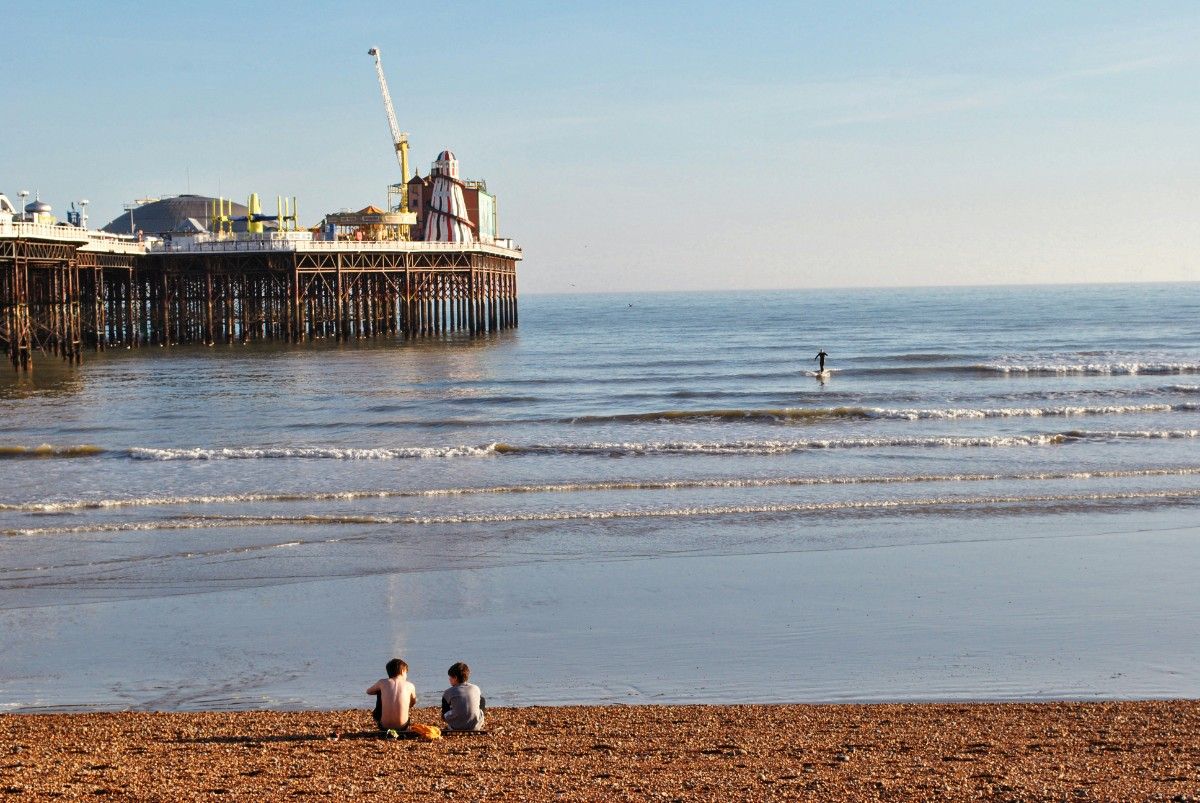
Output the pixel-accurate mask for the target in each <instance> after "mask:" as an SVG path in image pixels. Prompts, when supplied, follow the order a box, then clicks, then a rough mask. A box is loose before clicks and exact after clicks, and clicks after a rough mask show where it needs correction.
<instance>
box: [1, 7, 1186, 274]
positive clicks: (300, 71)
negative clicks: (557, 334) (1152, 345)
mask: <svg viewBox="0 0 1200 803" xmlns="http://www.w3.org/2000/svg"><path fill="white" fill-rule="evenodd" d="M1198 42H1200V3H1196V2H1194V0H1188V1H1187V2H1153V0H1148V1H1147V2H1124V3H1117V2H1104V1H1103V0H1096V2H1053V1H1052V0H1043V2H971V3H963V2H961V0H955V2H925V3H921V2H914V3H894V2H878V3H871V2H859V3H849V2H828V3H821V2H788V3H772V2H755V1H754V0H746V2H743V3H741V4H731V3H728V2H724V3H716V2H711V3H710V2H693V3H669V2H656V1H655V0H643V2H628V3H627V2H605V3H595V2H569V1H564V2H509V3H506V2H486V3H485V2H479V3H453V2H445V3H437V4H411V3H410V4H396V3H372V4H361V3H353V2H347V3H340V4H332V3H318V2H305V1H304V0H291V2H288V3H245V2H240V3H226V2H220V1H214V0H210V2H204V3H187V4H184V3H163V2H155V3H141V2H120V0H110V1H109V2H105V3H93V2H77V3H76V2H63V3H53V4H31V3H25V2H14V1H13V0H0V53H2V54H3V58H4V61H5V64H6V77H5V79H4V80H3V81H0V192H3V193H5V194H7V195H8V196H9V197H10V198H12V199H13V200H14V201H15V200H17V199H16V195H17V192H18V191H19V190H21V189H28V190H30V191H31V192H32V191H37V192H40V194H41V197H42V198H43V199H44V200H46V201H48V202H50V203H51V204H52V205H54V207H55V210H56V212H59V213H61V212H62V211H63V210H65V209H66V208H67V207H68V205H69V203H70V202H71V201H73V200H78V199H82V198H88V199H89V200H90V201H91V206H90V213H91V224H92V225H93V226H101V225H104V223H106V222H107V221H108V220H110V219H112V218H114V217H116V216H117V215H118V214H120V213H121V211H122V205H123V204H125V203H128V202H130V201H133V200H134V199H137V198H144V197H148V196H162V195H174V194H181V193H186V192H192V193H197V194H204V195H223V196H225V197H233V198H235V199H238V200H239V201H242V202H244V201H245V198H246V197H247V196H248V195H249V193H251V192H258V193H259V194H260V195H262V196H263V197H265V198H269V199H271V200H269V201H268V203H267V204H266V205H267V206H270V207H271V208H272V209H273V204H274V200H273V197H274V196H276V195H288V196H296V197H297V199H298V206H299V213H300V218H301V222H302V223H305V224H306V225H312V224H314V223H316V222H317V221H318V220H319V219H320V218H321V217H322V215H323V214H324V213H325V212H329V211H336V210H339V209H347V208H354V209H357V208H361V207H362V206H365V205H366V204H368V203H374V204H376V205H383V203H384V202H385V201H386V185H387V184H388V183H391V182H394V181H397V180H399V168H398V166H397V165H396V161H395V157H394V154H393V151H392V148H391V144H390V135H389V134H388V129H387V122H386V117H385V115H384V111H383V104H382V100H381V99H380V95H379V89H378V85H377V83H376V80H375V74H374V69H373V62H372V59H371V58H370V57H369V56H368V55H367V49H368V48H369V47H372V46H378V47H379V48H380V50H381V52H382V57H383V64H384V69H385V70H386V72H387V76H388V81H389V83H390V86H391V92H392V96H393V99H394V100H395V104H396V112H397V115H398V117H399V119H400V125H401V127H402V128H404V129H405V130H407V131H408V132H410V141H411V148H412V150H411V153H412V164H413V166H414V167H416V168H417V169H419V170H420V172H421V173H422V174H426V173H428V171H429V166H430V163H431V162H432V160H433V158H434V156H435V155H436V154H437V153H438V152H439V151H440V150H442V149H444V148H450V149H451V150H453V151H455V153H456V154H457V156H458V158H459V162H460V167H461V170H462V173H463V175H464V177H466V178H477V179H486V181H487V183H488V188H489V190H491V191H492V192H493V193H495V194H496V195H497V196H498V200H499V222H500V228H501V234H502V235H504V236H510V237H512V238H514V239H515V240H516V241H517V242H518V243H519V244H520V245H521V246H522V247H523V248H524V253H525V260H524V261H523V263H522V265H521V268H520V272H519V276H520V286H521V289H522V292H596V291H638V292H645V291H656V290H722V289H773V288H808V287H816V288H820V287H858V286H876V287H878V286H924V285H959V284H1018V283H1064V282H1127V281H1195V280H1200V46H1197V43H1198Z"/></svg>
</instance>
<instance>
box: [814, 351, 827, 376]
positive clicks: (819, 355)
mask: <svg viewBox="0 0 1200 803" xmlns="http://www.w3.org/2000/svg"><path fill="white" fill-rule="evenodd" d="M828 356H829V355H828V354H826V353H825V352H824V351H818V352H817V356H815V357H813V359H814V360H820V361H821V367H820V368H819V369H818V370H817V373H818V374H823V373H825V358H826V357H828Z"/></svg>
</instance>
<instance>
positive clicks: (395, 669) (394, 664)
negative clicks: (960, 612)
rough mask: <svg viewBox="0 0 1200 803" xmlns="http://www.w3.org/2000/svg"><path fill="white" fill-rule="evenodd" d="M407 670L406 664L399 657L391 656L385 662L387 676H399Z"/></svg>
mask: <svg viewBox="0 0 1200 803" xmlns="http://www.w3.org/2000/svg"><path fill="white" fill-rule="evenodd" d="M407 672H408V664H406V663H404V661H402V660H400V659H399V658H393V659H392V660H390V661H388V662H387V673H388V677H389V678H394V677H399V676H400V675H403V674H405V673H407Z"/></svg>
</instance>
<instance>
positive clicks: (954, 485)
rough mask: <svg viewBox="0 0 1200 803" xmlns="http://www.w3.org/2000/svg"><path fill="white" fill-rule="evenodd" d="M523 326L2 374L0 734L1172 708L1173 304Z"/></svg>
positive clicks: (1136, 291)
mask: <svg viewBox="0 0 1200 803" xmlns="http://www.w3.org/2000/svg"><path fill="white" fill-rule="evenodd" d="M521 305H522V306H521V327H520V329H519V330H517V331H514V332H506V333H501V334H498V335H495V336H492V337H488V338H482V339H477V340H471V339H469V338H459V337H454V336H451V337H447V338H446V339H445V340H440V341H427V342H420V343H404V342H396V341H390V340H374V341H360V342H354V343H349V344H338V343H334V342H322V341H318V342H316V343H314V344H311V345H306V346H302V347H293V346H281V345H251V346H230V347H224V346H218V347H215V348H172V349H157V348H154V349H142V350H135V351H120V352H107V353H104V354H99V355H90V354H89V355H87V357H86V361H85V363H84V364H83V365H82V366H79V367H69V366H65V365H62V364H60V363H58V362H57V361H56V360H54V359H53V358H49V357H43V358H42V359H41V360H40V361H39V362H38V363H37V365H36V368H35V371H34V372H33V373H32V374H31V375H20V374H16V373H8V372H0V710H18V711H28V710H45V709H71V708H77V707H83V708H153V709H191V708H252V707H275V708H291V707H310V706H312V707H342V706H349V705H360V704H362V703H361V700H360V697H361V689H363V688H365V687H366V686H367V685H368V684H369V683H371V682H372V681H373V680H374V679H375V678H376V677H377V676H378V675H379V674H380V672H381V669H382V666H383V664H384V662H385V661H386V660H387V659H388V658H390V657H392V655H393V654H398V655H402V656H403V657H405V658H406V660H408V661H409V663H410V664H411V665H412V666H413V670H412V677H413V679H414V680H415V682H416V683H417V685H418V687H419V688H420V689H421V690H422V691H423V692H425V695H426V696H425V702H427V703H429V702H433V701H435V700H436V695H437V692H438V690H439V689H440V688H441V687H442V686H444V685H445V673H444V667H446V666H449V664H450V663H452V662H454V661H456V660H466V661H468V662H469V663H470V664H471V665H472V666H473V667H474V669H475V673H474V675H475V679H477V680H478V681H479V682H480V684H481V685H483V686H484V689H485V693H488V694H489V697H490V699H492V701H493V704H533V703H539V704H540V703H548V704H556V703H573V702H584V703H593V702H633V703H644V702H745V701H761V702H786V701H823V700H919V699H1042V698H1090V697H1162V696H1168V697H1170V696H1187V697H1195V696H1197V695H1200V669H1198V667H1200V646H1197V645H1200V596H1198V595H1197V594H1196V590H1195V589H1196V581H1195V578H1196V577H1197V576H1200V574H1198V571H1200V517H1198V514H1200V451H1198V450H1200V285H1197V284H1175V285H1136V286H1087V287H1038V288H1033V287H1003V288H973V289H920V290H915V289H914V290H856V291H811V292H774V293H719V294H685V293H681V294H656V295H638V296H624V295H599V296H530V297H525V298H523V299H522V302H521ZM821 349H824V350H825V351H827V352H828V353H829V355H830V356H829V362H828V367H829V368H830V373H829V375H828V376H827V377H818V376H816V375H815V374H814V371H815V369H816V363H815V362H814V360H813V355H815V354H816V352H817V351H818V350H821Z"/></svg>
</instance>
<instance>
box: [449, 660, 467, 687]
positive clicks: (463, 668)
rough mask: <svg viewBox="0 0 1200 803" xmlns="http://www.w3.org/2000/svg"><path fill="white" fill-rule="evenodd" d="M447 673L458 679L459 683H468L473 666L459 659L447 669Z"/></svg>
mask: <svg viewBox="0 0 1200 803" xmlns="http://www.w3.org/2000/svg"><path fill="white" fill-rule="evenodd" d="M446 674H447V675H449V676H450V677H452V678H454V679H455V680H457V681H458V682H459V683H466V682H467V678H469V677H471V667H469V666H467V665H466V664H464V663H463V662H462V661H459V662H458V663H456V664H455V665H454V666H452V667H450V668H449V669H447V670H446Z"/></svg>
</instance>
